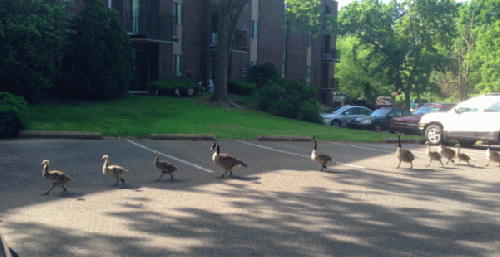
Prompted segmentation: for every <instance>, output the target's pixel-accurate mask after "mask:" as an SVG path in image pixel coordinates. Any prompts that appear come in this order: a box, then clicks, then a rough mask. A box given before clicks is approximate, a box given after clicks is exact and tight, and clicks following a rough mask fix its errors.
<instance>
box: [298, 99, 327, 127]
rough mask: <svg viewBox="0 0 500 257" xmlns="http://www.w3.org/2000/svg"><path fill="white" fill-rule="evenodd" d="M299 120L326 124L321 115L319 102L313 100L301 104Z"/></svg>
mask: <svg viewBox="0 0 500 257" xmlns="http://www.w3.org/2000/svg"><path fill="white" fill-rule="evenodd" d="M297 119H298V120H303V121H311V122H314V123H319V124H324V121H323V119H322V118H321V116H320V115H319V107H318V102H316V100H313V99H311V100H309V101H302V102H300V108H299V111H298V113H297Z"/></svg>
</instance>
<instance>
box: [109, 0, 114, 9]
mask: <svg viewBox="0 0 500 257" xmlns="http://www.w3.org/2000/svg"><path fill="white" fill-rule="evenodd" d="M111 8H113V1H112V0H108V9H111Z"/></svg>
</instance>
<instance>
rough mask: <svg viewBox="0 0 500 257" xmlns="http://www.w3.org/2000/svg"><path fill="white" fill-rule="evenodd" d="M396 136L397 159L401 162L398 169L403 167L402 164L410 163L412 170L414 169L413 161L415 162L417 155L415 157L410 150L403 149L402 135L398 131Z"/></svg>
mask: <svg viewBox="0 0 500 257" xmlns="http://www.w3.org/2000/svg"><path fill="white" fill-rule="evenodd" d="M396 134H397V135H398V149H397V150H396V157H397V158H398V160H399V164H398V167H396V169H399V167H400V166H401V162H408V163H410V169H413V161H414V160H415V155H413V153H412V152H411V151H410V150H403V149H401V133H399V132H398V131H396Z"/></svg>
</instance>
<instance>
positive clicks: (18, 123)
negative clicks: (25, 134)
mask: <svg viewBox="0 0 500 257" xmlns="http://www.w3.org/2000/svg"><path fill="white" fill-rule="evenodd" d="M27 125H28V103H27V102H26V101H25V100H24V97H22V96H16V95H13V94H10V93H9V92H0V138H4V137H17V136H18V135H19V130H23V129H25V128H26V126H27Z"/></svg>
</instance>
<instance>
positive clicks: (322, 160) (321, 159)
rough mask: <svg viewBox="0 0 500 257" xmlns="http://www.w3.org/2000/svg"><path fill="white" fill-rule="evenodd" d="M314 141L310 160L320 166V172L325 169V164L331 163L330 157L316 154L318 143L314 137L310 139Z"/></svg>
mask: <svg viewBox="0 0 500 257" xmlns="http://www.w3.org/2000/svg"><path fill="white" fill-rule="evenodd" d="M312 139H313V140H314V149H313V150H312V153H311V160H312V161H313V162H315V163H317V164H319V165H321V171H322V170H323V169H325V168H326V164H327V163H329V162H332V161H333V160H332V157H331V156H330V155H326V154H321V153H318V143H317V142H316V137H313V138H312Z"/></svg>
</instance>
